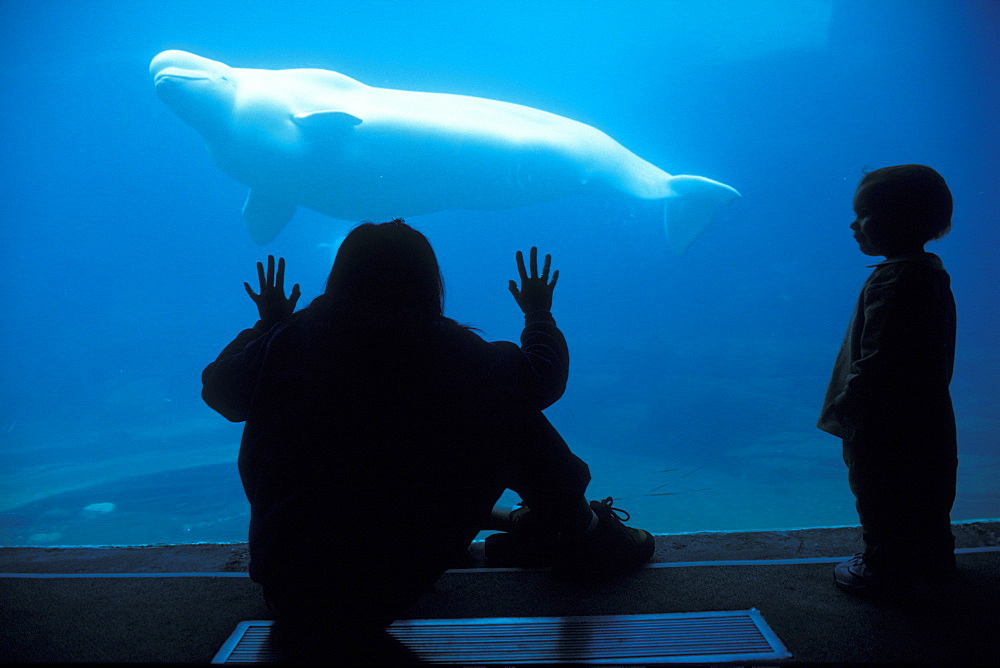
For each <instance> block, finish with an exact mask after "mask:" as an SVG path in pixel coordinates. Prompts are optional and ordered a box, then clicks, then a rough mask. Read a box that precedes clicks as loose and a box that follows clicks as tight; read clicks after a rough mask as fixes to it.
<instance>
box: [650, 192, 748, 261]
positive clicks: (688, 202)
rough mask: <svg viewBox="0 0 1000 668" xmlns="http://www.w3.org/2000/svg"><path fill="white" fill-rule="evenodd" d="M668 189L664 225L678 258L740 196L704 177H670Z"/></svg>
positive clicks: (668, 239) (671, 246)
mask: <svg viewBox="0 0 1000 668" xmlns="http://www.w3.org/2000/svg"><path fill="white" fill-rule="evenodd" d="M668 186H669V188H670V193H669V194H668V195H667V196H666V199H664V200H663V201H664V206H663V226H664V229H665V230H666V233H667V243H668V244H669V245H670V250H672V251H673V252H674V253H676V254H677V255H681V254H683V253H684V251H685V250H687V247H688V246H690V245H691V242H693V241H694V240H695V239H697V238H698V235H699V234H701V233H702V232H703V231H704V230H705V228H706V227H708V226H709V224H711V222H712V220H713V219H714V218H715V215H716V213H717V212H718V210H719V209H720V208H721V207H723V206H725V205H726V204H729V203H730V202H732V201H733V200H734V199H738V198H739V197H740V194H739V193H738V192H737V191H736V190H735V189H734V188H730V187H729V186H727V185H726V184H724V183H719V182H718V181H712V180H711V179H706V178H703V177H701V176H671V177H670V180H669V181H668Z"/></svg>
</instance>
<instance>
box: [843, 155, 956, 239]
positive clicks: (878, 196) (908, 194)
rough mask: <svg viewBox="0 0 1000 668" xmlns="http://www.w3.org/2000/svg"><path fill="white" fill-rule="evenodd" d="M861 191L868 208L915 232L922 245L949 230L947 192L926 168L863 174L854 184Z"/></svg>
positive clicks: (939, 178) (902, 167)
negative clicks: (918, 234) (856, 183)
mask: <svg viewBox="0 0 1000 668" xmlns="http://www.w3.org/2000/svg"><path fill="white" fill-rule="evenodd" d="M861 189H864V198H865V202H866V204H867V206H868V207H870V208H872V209H874V210H876V211H878V212H879V213H881V214H882V215H883V216H886V217H888V218H889V219H891V220H893V221H894V222H899V223H902V224H905V225H906V227H907V229H908V230H912V231H913V232H914V233H918V232H919V233H920V235H921V236H922V238H921V239H920V241H921V242H922V243H923V242H927V241H930V240H932V239H940V238H941V237H943V236H944V235H946V234H947V233H948V231H949V230H950V229H951V213H952V198H951V190H949V189H948V184H947V183H945V180H944V178H943V177H942V176H941V175H940V174H938V173H937V172H936V171H934V170H933V169H931V168H930V167H927V166H925V165H895V166H892V167H882V168H881V169H876V170H875V171H872V172H868V173H867V174H865V175H864V177H863V178H862V179H861V183H859V184H858V190H859V191H861Z"/></svg>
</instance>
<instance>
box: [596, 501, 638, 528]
mask: <svg viewBox="0 0 1000 668" xmlns="http://www.w3.org/2000/svg"><path fill="white" fill-rule="evenodd" d="M614 502H615V500H614V499H613V498H611V497H610V496H609V497H608V498H606V499H604V500H603V501H600V503H603V504H604V505H606V506H607V507H608V509H609V510H610V511H611V512H613V513H614V514H615V516H616V517H617V518H618V519H619V520H620V521H622V522H628V521H629V520H630V519H632V516H631V515H629V514H628V511H627V510H622V509H621V508H615V507H614V506H612V505H611V504H613V503H614ZM618 513H621V515H619V514H618ZM622 515H624V516H625V517H622Z"/></svg>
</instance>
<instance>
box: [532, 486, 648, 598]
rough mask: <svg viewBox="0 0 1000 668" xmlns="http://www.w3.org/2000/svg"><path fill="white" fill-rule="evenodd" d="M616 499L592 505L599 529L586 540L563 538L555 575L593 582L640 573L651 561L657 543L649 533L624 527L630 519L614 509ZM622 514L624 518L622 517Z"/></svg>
mask: <svg viewBox="0 0 1000 668" xmlns="http://www.w3.org/2000/svg"><path fill="white" fill-rule="evenodd" d="M612 503H614V499H612V498H611V497H608V498H606V499H604V500H603V501H591V502H590V509H591V510H593V511H594V514H595V515H597V519H598V523H597V528H596V529H595V530H594V531H593V532H592V533H589V534H584V535H582V536H573V537H567V536H560V538H559V542H558V545H557V546H556V561H555V565H554V567H553V569H552V574H553V575H554V576H555V577H557V578H559V579H563V580H577V581H588V580H589V581H593V580H600V579H604V578H608V577H613V576H615V575H621V574H624V573H628V572H631V571H635V570H638V569H639V568H640V567H641V566H642V565H643V564H644V563H646V562H647V561H649V559H650V557H652V556H653V551H654V550H655V549H656V542H655V541H654V540H653V536H652V535H650V533H649V532H648V531H644V530H642V529H633V528H631V527H626V526H625V525H624V524H622V522H623V521H625V522H627V521H628V520H629V519H630V516H629V514H628V513H627V512H625V511H624V510H621V509H619V508H613V507H612V505H611V504H612ZM618 513H621V514H622V516H619V515H618Z"/></svg>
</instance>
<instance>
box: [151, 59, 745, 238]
mask: <svg viewBox="0 0 1000 668" xmlns="http://www.w3.org/2000/svg"><path fill="white" fill-rule="evenodd" d="M149 71H150V74H151V75H152V78H153V83H154V85H155V88H156V94H157V96H158V97H159V98H160V99H161V100H162V101H163V102H164V103H165V104H166V105H167V106H168V107H169V108H170V109H171V110H172V111H173V112H174V113H175V114H177V116H179V117H180V118H181V120H183V121H184V122H185V123H187V124H188V125H190V126H191V127H193V128H194V129H195V130H197V131H198V132H199V133H200V134H201V135H202V137H203V138H204V140H205V143H206V145H207V146H208V150H209V153H210V155H211V157H212V159H213V161H214V162H215V163H216V165H217V166H218V167H219V168H220V169H221V170H222V171H223V172H225V173H226V174H228V175H229V176H231V177H232V178H234V179H236V180H237V181H239V182H241V183H243V184H245V185H247V186H249V188H250V192H249V194H248V196H247V199H246V203H245V204H244V206H243V217H244V219H245V221H246V225H247V230H248V232H249V234H250V237H251V238H252V239H253V240H254V241H255V242H257V243H259V244H265V243H268V242H270V241H271V240H272V239H274V238H275V237H276V236H277V235H278V234H279V233H280V232H281V230H282V228H283V227H284V226H285V224H286V223H288V221H289V220H290V219H291V218H292V216H293V215H294V213H295V210H296V208H297V207H299V206H304V207H307V208H309V209H313V210H314V211H318V212H320V213H322V214H325V215H327V216H330V217H332V218H337V219H341V220H346V221H354V222H357V221H361V220H373V221H379V220H389V219H391V218H397V217H410V216H418V215H422V214H427V213H432V212H436V211H444V210H449V209H465V210H500V209H508V208H514V207H520V206H526V205H529V204H534V203H538V202H545V201H552V200H557V199H560V198H564V197H569V196H573V195H587V194H592V195H598V196H604V195H608V196H622V195H623V196H626V197H630V198H637V199H641V200H662V202H663V204H664V207H663V209H664V223H665V229H666V234H667V240H668V243H669V245H670V247H671V248H672V249H673V250H674V251H675V252H677V253H681V252H683V251H684V250H685V249H686V248H687V247H688V245H689V244H691V242H692V241H694V239H695V238H696V237H697V236H698V235H699V234H700V233H701V232H702V231H703V230H704V229H705V228H706V227H707V226H708V225H709V224H710V223H711V221H712V219H713V218H714V217H715V214H716V212H717V210H718V209H719V208H720V207H722V206H724V205H726V204H728V203H729V202H731V201H732V200H734V199H736V198H738V197H739V196H740V195H739V193H738V192H737V191H736V190H734V189H733V188H731V187H730V186H727V185H725V184H723V183H719V182H717V181H712V180H710V179H707V178H703V177H701V176H687V175H671V174H668V173H667V172H665V171H663V170H662V169H660V168H659V167H657V166H655V165H653V164H652V163H649V162H647V161H646V160H643V159H642V158H640V157H639V156H637V155H636V154H635V153H632V152H631V151H629V150H628V149H627V148H625V147H624V146H622V145H621V144H619V143H618V142H617V141H615V140H614V139H612V138H611V137H610V136H608V135H607V134H605V133H604V132H602V131H600V130H598V129H597V128H594V127H592V126H590V125H587V124H585V123H581V122H579V121H575V120H572V119H569V118H566V117H563V116H559V115H557V114H553V113H549V112H546V111H542V110H539V109H534V108H532V107H527V106H524V105H520V104H514V103H511V102H502V101H499V100H492V99H486V98H480V97H472V96H468V95H456V94H451V93H434V92H417V91H406V90H395V89H390V88H378V87H375V86H368V85H366V84H364V83H361V82H360V81H356V80H355V79H352V78H351V77H349V76H346V75H344V74H340V73H338V72H333V71H330V70H323V69H287V70H267V69H247V68H240V67H230V66H228V65H226V64H224V63H221V62H218V61H215V60H210V59H208V58H204V57H202V56H198V55H195V54H193V53H188V52H185V51H176V50H171V51H164V52H162V53H160V54H158V55H157V56H156V57H155V58H153V60H152V62H151V63H150V66H149Z"/></svg>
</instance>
